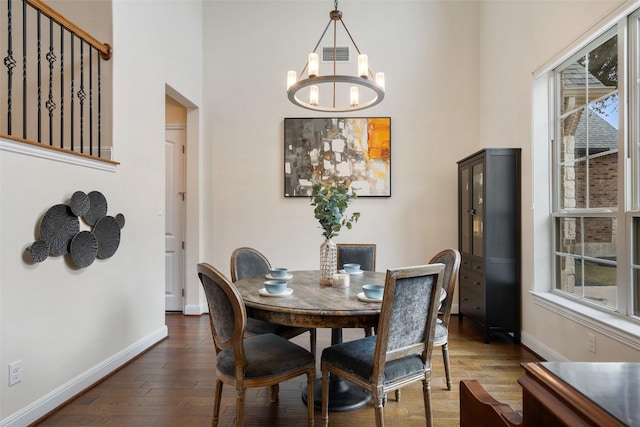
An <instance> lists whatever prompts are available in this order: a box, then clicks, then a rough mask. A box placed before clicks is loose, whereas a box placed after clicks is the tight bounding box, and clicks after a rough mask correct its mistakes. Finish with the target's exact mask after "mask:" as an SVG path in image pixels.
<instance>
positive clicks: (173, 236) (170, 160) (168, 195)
mask: <svg viewBox="0 0 640 427" xmlns="http://www.w3.org/2000/svg"><path fill="white" fill-rule="evenodd" d="M185 141H186V130H185V127H184V126H180V125H171V126H167V128H166V129H165V141H164V147H165V169H166V171H165V181H166V182H165V264H164V265H165V310H166V311H183V309H184V282H185V277H184V264H185V259H184V258H185V256H184V255H185V251H184V228H185V227H184V218H185V206H186V204H185V198H186V193H185V188H186V187H185V153H184V151H185Z"/></svg>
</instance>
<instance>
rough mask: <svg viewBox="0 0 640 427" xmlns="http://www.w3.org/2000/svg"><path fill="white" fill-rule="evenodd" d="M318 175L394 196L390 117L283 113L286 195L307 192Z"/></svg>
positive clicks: (363, 192)
mask: <svg viewBox="0 0 640 427" xmlns="http://www.w3.org/2000/svg"><path fill="white" fill-rule="evenodd" d="M316 181H322V182H326V181H334V182H347V183H350V185H351V187H352V188H354V189H355V190H356V193H357V194H358V197H390V196H391V118H390V117H356V118H350V117H339V118H285V119H284V196H285V197H309V196H310V195H311V186H312V185H313V183H314V182H316Z"/></svg>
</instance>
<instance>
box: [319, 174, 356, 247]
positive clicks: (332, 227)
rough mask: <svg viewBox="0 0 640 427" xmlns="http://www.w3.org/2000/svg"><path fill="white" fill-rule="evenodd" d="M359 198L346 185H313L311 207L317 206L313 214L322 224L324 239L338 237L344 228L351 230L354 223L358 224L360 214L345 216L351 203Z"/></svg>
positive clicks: (320, 183) (353, 190)
mask: <svg viewBox="0 0 640 427" xmlns="http://www.w3.org/2000/svg"><path fill="white" fill-rule="evenodd" d="M357 198H358V195H357V194H356V191H355V189H353V188H351V189H350V188H349V186H347V185H346V184H344V183H337V184H334V183H324V184H323V183H322V182H316V183H314V184H313V186H312V191H311V206H315V208H314V210H313V213H314V215H315V218H316V219H317V220H318V221H319V222H320V228H322V230H323V232H322V235H323V236H324V237H326V238H327V239H331V238H332V237H335V236H337V235H338V232H339V231H340V229H341V228H342V227H347V229H348V230H351V228H352V227H353V223H355V222H358V218H360V212H354V213H353V214H352V215H351V216H347V215H345V211H346V210H347V208H348V207H349V203H351V202H353V200H354V199H357Z"/></svg>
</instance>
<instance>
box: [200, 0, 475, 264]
mask: <svg viewBox="0 0 640 427" xmlns="http://www.w3.org/2000/svg"><path fill="white" fill-rule="evenodd" d="M332 8H333V3H332V2H327V1H300V2H291V1H269V2H265V1H241V2H237V1H215V2H206V3H205V14H204V16H205V18H204V19H205V22H210V23H211V25H205V33H204V46H205V52H215V55H213V54H212V55H207V54H205V64H204V70H205V72H204V76H205V84H204V98H205V106H206V118H205V121H206V124H205V127H204V132H205V133H204V136H205V138H204V139H205V141H207V144H211V150H212V152H211V154H210V156H211V157H210V158H208V159H209V161H210V162H211V164H210V166H211V168H212V176H211V179H212V181H211V182H209V183H205V184H204V185H205V187H208V188H210V191H211V197H212V200H213V206H212V212H211V216H210V217H209V218H208V220H209V221H211V225H210V227H211V234H210V236H209V237H210V239H211V244H210V246H208V247H207V248H206V250H205V252H204V254H205V259H206V261H208V262H210V263H212V264H213V265H215V266H216V267H218V268H220V269H221V270H222V271H224V272H226V273H227V274H229V273H228V271H229V257H230V255H231V252H232V251H233V249H235V248H236V247H239V246H245V245H246V246H253V247H255V248H257V249H259V250H261V251H263V252H264V254H265V255H266V256H267V257H269V258H270V260H271V261H272V263H274V264H278V265H284V266H287V267H289V268H290V269H313V268H318V264H319V247H320V244H321V243H322V240H323V237H322V235H321V233H320V229H319V228H318V224H317V222H316V220H315V219H314V217H313V208H312V207H311V206H310V205H309V200H308V199H307V198H287V199H285V198H284V197H283V187H284V180H283V119H284V118H285V117H319V116H327V114H322V113H314V112H312V111H308V110H303V109H301V108H298V107H296V106H294V105H293V104H291V103H290V102H289V101H288V99H287V96H286V87H285V84H286V74H287V70H289V69H295V70H297V71H300V69H302V66H303V65H304V63H305V61H306V55H307V54H308V53H309V52H310V51H311V50H312V49H313V47H314V46H315V44H316V42H317V40H318V37H319V36H320V34H321V32H322V30H323V29H324V27H325V25H326V24H327V21H328V19H329V12H330V10H332ZM340 10H341V11H342V12H343V19H344V21H345V23H346V25H347V27H348V28H349V30H350V32H351V34H352V35H353V37H354V39H355V41H356V43H357V44H358V47H359V48H360V50H361V51H363V52H366V53H367V54H368V55H369V61H370V63H371V67H372V69H374V70H375V71H384V72H385V77H386V87H387V94H386V96H385V99H384V101H383V102H382V103H381V104H379V105H378V106H376V107H374V108H371V109H368V110H365V111H360V112H356V114H354V116H356V117H359V116H362V115H364V116H369V117H375V116H383V117H384V116H390V117H391V159H392V160H391V163H392V165H391V175H392V179H391V185H392V196H391V198H388V199H387V198H383V199H375V198H360V199H358V200H356V201H355V202H354V203H353V205H352V208H353V210H355V211H359V212H361V214H362V216H361V219H360V221H359V222H358V223H357V224H356V225H355V226H354V228H353V229H352V230H345V231H343V232H341V233H340V235H339V236H338V237H337V238H335V239H334V240H335V241H336V242H372V243H376V244H377V245H378V250H377V268H378V269H379V270H382V271H384V270H385V269H387V268H389V267H396V266H401V265H410V264H418V263H424V262H426V261H428V259H429V258H430V257H431V256H432V255H433V254H435V253H436V252H437V251H439V250H440V249H442V248H445V247H456V246H457V217H456V206H457V186H456V180H457V170H456V161H457V160H458V159H460V158H462V157H464V156H466V155H468V154H470V153H471V152H472V151H471V150H473V149H474V147H470V146H471V145H472V144H473V142H474V141H475V140H476V139H477V137H476V135H477V133H478V123H479V116H478V111H477V110H478V97H477V81H478V80H477V79H478V78H477V62H478V55H477V51H478V49H477V41H478V32H477V28H478V27H477V19H476V16H477V13H478V5H477V4H476V3H467V2H424V1H420V2H416V1H357V2H356V1H351V2H348V1H345V2H341V3H340ZM265 17H268V18H266V19H265ZM327 40H328V42H329V43H331V38H329V39H327ZM327 40H325V41H327ZM354 67H355V65H354ZM343 115H344V114H343Z"/></svg>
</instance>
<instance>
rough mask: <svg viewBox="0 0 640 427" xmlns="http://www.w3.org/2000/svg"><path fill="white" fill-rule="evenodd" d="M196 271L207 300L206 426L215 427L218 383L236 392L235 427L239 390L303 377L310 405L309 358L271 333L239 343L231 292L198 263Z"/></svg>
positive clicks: (240, 314)
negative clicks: (210, 395)
mask: <svg viewBox="0 0 640 427" xmlns="http://www.w3.org/2000/svg"><path fill="white" fill-rule="evenodd" d="M197 270H198V277H199V278H200V282H201V283H202V287H203V288H204V292H205V295H206V297H207V304H208V306H209V320H210V324H211V333H212V335H213V343H214V346H215V350H216V383H215V397H214V403H213V419H212V425H213V426H217V425H218V420H219V415H220V402H221V398H222V387H223V385H224V384H229V385H233V386H235V389H236V426H242V413H243V409H244V397H245V390H246V388H248V387H265V386H272V385H274V384H278V383H280V382H282V381H286V380H289V379H291V378H295V377H297V376H299V375H306V376H307V393H308V396H309V401H311V402H313V384H314V377H315V357H314V356H313V354H311V353H310V352H309V351H307V350H306V349H304V348H302V347H300V346H298V345H296V344H294V343H292V342H291V341H288V340H286V339H285V338H282V337H280V336H278V335H274V334H261V335H256V336H252V337H247V338H245V328H246V326H247V313H246V310H245V305H244V302H243V301H242V296H241V295H240V293H239V292H238V290H237V289H236V287H235V286H234V285H233V284H232V283H231V282H229V280H228V279H227V278H226V277H225V276H224V275H223V274H222V273H220V271H218V270H217V269H216V268H214V267H212V266H211V265H209V264H204V263H202V264H198V266H197ZM308 423H309V426H313V405H309V407H308Z"/></svg>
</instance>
